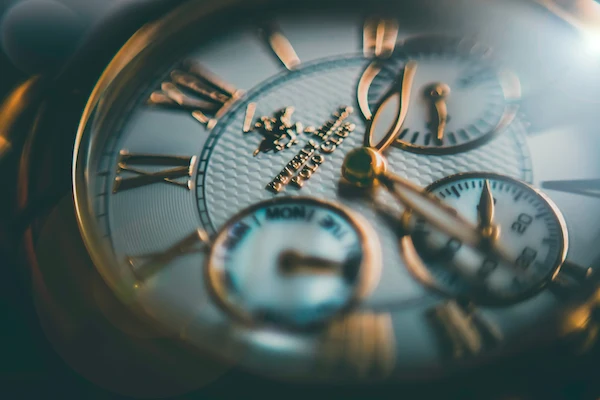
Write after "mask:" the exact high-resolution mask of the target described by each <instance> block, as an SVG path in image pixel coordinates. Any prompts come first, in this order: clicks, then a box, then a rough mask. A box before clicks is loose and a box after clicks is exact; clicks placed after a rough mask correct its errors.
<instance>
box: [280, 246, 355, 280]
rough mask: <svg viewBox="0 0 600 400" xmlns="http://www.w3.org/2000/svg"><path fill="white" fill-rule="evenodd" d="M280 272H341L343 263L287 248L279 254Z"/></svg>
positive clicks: (293, 273)
mask: <svg viewBox="0 0 600 400" xmlns="http://www.w3.org/2000/svg"><path fill="white" fill-rule="evenodd" d="M277 266H278V269H279V272H280V273H281V274H282V275H286V276H292V275H302V274H325V275H332V274H341V271H342V268H343V267H344V264H343V263H339V262H336V261H332V260H329V259H326V258H321V257H316V256H309V255H305V254H301V253H299V252H297V251H295V250H286V251H283V252H282V253H281V254H279V257H278V260H277Z"/></svg>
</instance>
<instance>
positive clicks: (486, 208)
mask: <svg viewBox="0 0 600 400" xmlns="http://www.w3.org/2000/svg"><path fill="white" fill-rule="evenodd" d="M494 208H495V207H494V197H493V196H492V190H491V188H490V182H489V181H488V180H487V179H486V180H485V182H484V184H483V189H482V190H481V196H480V197H479V204H478V205H477V216H478V219H479V230H480V232H481V234H482V235H483V236H484V237H487V238H488V239H489V240H492V241H493V240H496V239H497V238H498V237H499V236H500V227H499V226H497V225H496V224H495V223H494Z"/></svg>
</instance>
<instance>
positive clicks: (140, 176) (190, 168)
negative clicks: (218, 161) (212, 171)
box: [113, 150, 197, 193]
mask: <svg viewBox="0 0 600 400" xmlns="http://www.w3.org/2000/svg"><path fill="white" fill-rule="evenodd" d="M196 162H197V157H196V156H192V157H187V156H170V155H163V154H138V153H130V152H129V151H127V150H121V152H120V153H119V159H118V162H117V176H116V177H115V180H114V183H113V193H118V192H122V191H125V190H129V189H135V188H139V187H142V186H146V185H150V184H153V183H158V182H165V183H169V184H172V185H175V186H178V187H182V188H184V189H188V190H190V189H191V188H192V185H193V182H192V180H191V179H190V178H191V176H192V174H193V172H194V170H195V169H196ZM142 166H143V167H153V166H154V167H156V166H170V167H171V168H167V169H161V170H154V171H150V170H146V169H142V168H140V167H142ZM123 172H129V173H131V174H133V175H134V176H132V177H129V178H124V177H123V176H122V175H121V174H122V173H123ZM186 177H187V178H188V179H187V180H186V181H179V180H178V179H179V178H186Z"/></svg>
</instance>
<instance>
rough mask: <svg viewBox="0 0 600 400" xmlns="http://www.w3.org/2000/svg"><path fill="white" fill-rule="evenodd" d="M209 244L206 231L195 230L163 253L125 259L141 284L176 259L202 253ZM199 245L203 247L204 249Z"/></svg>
mask: <svg viewBox="0 0 600 400" xmlns="http://www.w3.org/2000/svg"><path fill="white" fill-rule="evenodd" d="M209 242H210V239H209V237H208V234H207V233H206V231H204V230H202V229H197V230H196V231H194V232H193V233H191V234H190V235H188V236H186V237H185V238H183V239H182V240H180V241H179V242H177V243H175V244H174V245H173V246H171V247H169V248H168V249H167V250H165V251H163V252H159V253H152V254H146V255H143V256H138V257H127V259H126V261H127V264H128V265H129V267H130V268H131V272H133V275H134V276H135V278H136V280H137V281H138V282H143V281H144V280H146V279H148V278H149V277H151V276H152V275H154V274H155V273H156V272H158V271H159V270H160V269H162V268H163V267H164V266H165V265H167V264H169V263H170V262H171V261H173V260H174V259H176V258H177V257H180V256H182V255H184V254H190V253H196V252H199V251H204V250H205V249H206V245H207V244H208V243H209ZM199 245H204V247H202V246H199Z"/></svg>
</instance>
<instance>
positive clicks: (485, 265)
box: [402, 172, 567, 304]
mask: <svg viewBox="0 0 600 400" xmlns="http://www.w3.org/2000/svg"><path fill="white" fill-rule="evenodd" d="M428 190H429V191H430V192H431V193H433V194H434V195H436V196H437V197H438V198H439V199H440V200H442V201H443V202H445V203H446V204H448V205H450V206H451V207H453V208H454V209H456V210H457V212H458V213H459V214H460V215H463V216H464V217H465V218H467V219H468V220H469V221H470V222H472V223H474V224H476V225H477V227H478V229H480V230H481V234H482V237H483V238H484V240H486V241H489V243H490V244H492V243H494V242H495V241H496V242H499V243H501V244H502V246H503V248H505V249H506V250H507V252H508V253H509V254H510V256H511V257H512V259H513V265H505V263H502V262H498V260H496V259H495V258H494V257H493V256H490V255H489V254H487V253H486V252H485V251H481V250H480V251H477V250H474V249H472V248H468V247H467V246H463V245H462V243H461V242H460V241H458V240H456V239H453V238H450V237H448V236H447V235H445V234H443V233H441V232H439V231H437V230H436V229H434V228H432V227H431V225H429V224H427V223H425V222H424V221H423V220H421V219H419V218H411V217H410V215H408V214H407V215H406V218H407V222H410V223H412V224H414V225H413V229H414V230H413V233H412V234H411V235H410V236H406V237H404V238H403V239H402V248H403V250H404V253H405V254H404V256H405V259H406V261H407V265H408V267H409V269H410V270H411V272H413V274H415V275H416V276H417V277H418V278H419V279H421V280H424V281H425V282H426V283H428V284H431V285H432V286H434V287H435V288H437V289H441V290H442V291H443V292H445V293H447V294H450V295H452V296H458V297H468V298H474V299H476V300H477V301H478V302H480V303H488V304H492V303H502V304H504V303H507V302H508V303H510V302H513V301H518V300H520V299H523V298H526V297H528V296H530V295H533V294H535V293H536V292H537V291H538V290H539V289H541V288H542V287H543V286H544V285H545V284H546V283H547V282H548V281H549V280H550V279H551V278H552V276H553V275H554V274H555V273H556V271H557V269H558V268H560V266H561V265H562V263H563V261H564V259H565V255H566V251H567V232H566V225H565V222H564V219H563V217H562V215H561V213H560V211H559V210H558V208H557V207H556V206H555V205H554V204H553V203H552V201H551V200H550V199H548V198H547V197H546V196H545V195H543V194H542V193H541V192H538V191H537V190H535V189H533V188H531V187H530V186H528V185H526V184H524V183H522V182H520V181H517V180H514V179H512V178H508V177H505V176H502V175H497V174H491V173H478V172H474V173H467V174H458V175H453V176H450V177H447V178H444V179H442V180H440V181H438V182H435V183H434V184H432V185H431V186H430V187H429V188H428ZM483 248H484V249H485V246H483Z"/></svg>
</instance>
